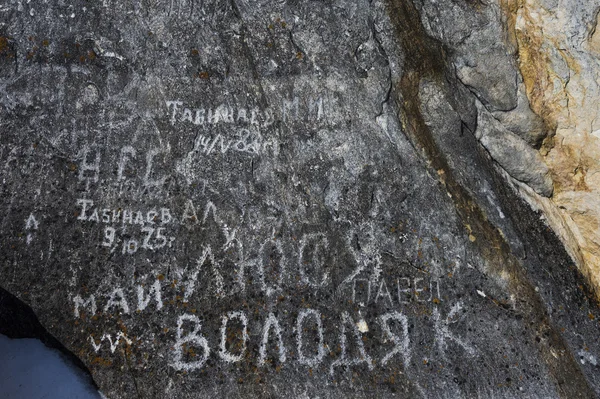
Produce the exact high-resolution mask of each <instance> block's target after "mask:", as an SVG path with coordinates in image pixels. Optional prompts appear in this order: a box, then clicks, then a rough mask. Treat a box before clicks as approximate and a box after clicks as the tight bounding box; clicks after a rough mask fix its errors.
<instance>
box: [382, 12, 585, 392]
mask: <svg viewBox="0 0 600 399" xmlns="http://www.w3.org/2000/svg"><path fill="white" fill-rule="evenodd" d="M387 9H388V13H389V16H390V19H391V21H392V24H393V26H394V29H395V32H396V35H397V37H398V39H399V41H400V44H401V46H402V51H403V53H404V55H405V62H404V71H403V75H402V77H401V78H400V79H399V82H397V84H396V89H397V91H398V92H399V95H400V96H401V103H399V104H398V108H399V118H400V120H401V122H402V127H403V131H404V133H405V134H406V135H407V137H408V139H409V141H410V142H411V143H412V144H413V146H414V147H415V148H416V149H417V150H418V153H419V154H421V156H422V157H423V158H424V159H425V161H426V163H427V164H428V165H429V166H430V167H431V168H433V169H434V170H435V171H437V173H438V175H439V176H440V180H441V183H442V184H443V185H444V187H445V189H446V190H447V191H448V193H449V194H450V196H451V198H452V200H453V201H454V205H455V208H456V211H457V213H458V215H459V217H460V218H461V220H462V223H463V225H464V226H465V229H466V230H468V231H469V232H471V231H472V232H473V234H474V235H475V237H476V241H475V242H474V243H473V245H475V246H476V247H477V249H478V251H479V252H480V253H481V254H482V256H483V257H484V259H485V260H486V263H487V266H486V269H485V270H484V272H485V273H486V274H488V275H491V276H493V277H495V278H497V279H502V277H501V276H509V277H508V281H507V285H508V289H509V291H510V293H511V294H513V295H514V297H515V298H516V304H515V307H516V311H517V312H519V313H520V314H521V315H522V316H523V318H524V324H525V325H527V326H529V332H530V334H531V336H530V339H531V340H532V341H533V342H536V343H537V347H538V350H539V351H540V354H541V357H542V358H543V359H544V362H545V363H546V366H547V367H548V370H549V372H550V373H551V375H552V376H553V379H554V381H555V382H556V387H557V391H558V392H559V394H560V395H561V396H562V397H564V398H592V397H595V396H596V395H595V393H594V391H593V390H592V389H591V387H590V385H589V383H588V381H587V380H586V378H585V376H584V375H583V374H582V371H581V369H580V367H579V365H578V364H577V362H576V360H575V359H574V357H573V355H572V352H571V351H570V350H569V349H568V346H567V343H566V342H565V340H564V338H563V337H562V335H561V334H560V333H559V332H558V331H557V329H556V328H555V327H554V326H553V325H552V322H551V320H550V318H549V316H548V314H547V312H546V308H545V304H544V302H543V300H542V297H541V296H540V294H539V293H538V292H536V289H535V287H534V285H533V284H532V282H531V281H530V278H529V276H528V273H527V271H526V270H525V269H524V267H523V266H522V265H521V264H520V262H519V260H518V259H517V257H515V255H514V254H513V253H512V252H511V251H510V247H509V245H508V243H507V242H506V240H505V239H504V237H503V235H502V233H501V232H500V231H499V230H498V229H497V228H496V227H495V226H494V225H493V224H492V223H491V222H490V221H489V220H488V219H487V218H486V217H485V214H484V212H483V211H482V209H481V208H480V206H479V205H478V204H477V202H476V201H475V200H474V198H473V197H472V195H471V194H470V193H469V191H468V190H467V189H466V188H465V187H463V186H462V185H461V184H460V183H458V181H457V180H456V179H455V177H454V171H453V170H452V169H451V168H450V166H449V164H448V161H447V160H446V158H445V156H444V154H443V153H442V151H441V150H440V148H438V145H437V144H436V141H435V139H434V137H433V134H432V132H431V131H430V128H429V127H428V126H427V124H426V123H425V121H424V117H423V115H422V114H421V109H420V99H419V87H420V84H421V82H422V80H423V79H427V80H430V81H434V82H437V83H438V84H439V86H440V87H442V88H445V91H446V92H449V91H451V90H452V86H455V85H457V84H459V83H457V82H455V81H453V79H452V77H451V74H450V68H449V65H448V62H447V59H448V52H449V50H448V49H447V48H445V47H444V46H443V45H442V44H441V43H439V42H437V41H436V40H434V39H433V38H431V37H429V36H428V35H427V34H426V32H425V30H424V28H423V26H422V25H421V23H420V20H421V18H420V15H419V13H418V11H417V10H416V8H415V7H414V5H413V3H412V2H411V0H388V2H387ZM447 97H452V96H448V95H447ZM499 184H500V185H504V184H505V183H504V182H501V179H497V181H496V185H499ZM504 194H505V195H506V193H504ZM512 195H514V194H512ZM508 197H510V195H509V196H508ZM529 212H530V213H531V210H529ZM529 219H530V220H531V218H529ZM538 222H539V221H538ZM467 226H468V227H467ZM563 252H564V251H563ZM544 336H545V337H546V338H545V339H539V337H544ZM536 338H537V339H536Z"/></svg>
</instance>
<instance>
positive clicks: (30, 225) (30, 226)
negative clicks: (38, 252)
mask: <svg viewBox="0 0 600 399" xmlns="http://www.w3.org/2000/svg"><path fill="white" fill-rule="evenodd" d="M38 226H39V222H38V221H37V220H36V218H35V216H33V213H31V214H29V217H28V218H27V220H26V221H25V230H29V232H28V233H27V245H29V244H31V241H32V240H33V232H32V231H31V230H33V231H35V230H37V229H38Z"/></svg>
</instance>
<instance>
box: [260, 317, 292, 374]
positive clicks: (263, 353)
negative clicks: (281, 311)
mask: <svg viewBox="0 0 600 399" xmlns="http://www.w3.org/2000/svg"><path fill="white" fill-rule="evenodd" d="M271 328H274V329H275V334H277V339H278V340H279V345H278V347H279V362H280V363H285V360H286V357H285V347H284V346H283V337H282V336H281V327H280V326H279V322H278V321H277V319H276V318H275V315H274V314H273V313H269V317H268V318H267V321H266V322H265V326H264V328H263V337H262V342H261V343H260V349H259V351H258V352H259V357H258V365H259V366H264V364H265V360H266V358H267V343H268V342H269V331H270V330H271Z"/></svg>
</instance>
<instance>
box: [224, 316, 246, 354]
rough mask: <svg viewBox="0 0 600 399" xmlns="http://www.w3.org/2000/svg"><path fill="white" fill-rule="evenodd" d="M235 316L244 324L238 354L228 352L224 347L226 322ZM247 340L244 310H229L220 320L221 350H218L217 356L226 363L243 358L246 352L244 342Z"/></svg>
mask: <svg viewBox="0 0 600 399" xmlns="http://www.w3.org/2000/svg"><path fill="white" fill-rule="evenodd" d="M233 318H236V319H239V320H241V321H242V324H243V325H244V327H243V330H242V339H243V340H244V343H243V346H242V349H241V351H240V353H239V354H238V355H234V354H232V353H231V352H229V351H228V350H227V348H226V345H225V344H226V342H227V322H229V320H231V319H233ZM247 341H248V317H247V316H246V314H245V313H244V312H229V313H227V314H226V315H225V316H223V318H222V322H221V350H220V351H219V356H220V357H221V359H223V360H225V361H226V362H227V363H236V362H239V361H241V360H242V359H244V354H245V353H246V343H247Z"/></svg>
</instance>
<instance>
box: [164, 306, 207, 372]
mask: <svg viewBox="0 0 600 399" xmlns="http://www.w3.org/2000/svg"><path fill="white" fill-rule="evenodd" d="M184 321H190V322H192V323H193V324H194V327H193V328H192V331H191V332H190V333H189V334H187V335H185V336H183V328H182V327H183V322H184ZM200 327H201V326H200V319H198V317H197V316H194V315H191V314H186V315H183V316H179V318H178V319H177V340H176V341H175V356H174V357H175V359H174V361H173V364H172V366H173V368H174V369H175V370H185V371H192V370H196V369H199V368H202V366H204V363H206V360H207V359H208V355H210V347H209V346H208V341H207V340H206V338H204V337H203V336H202V335H200ZM188 343H192V344H195V345H197V346H199V347H201V348H202V350H203V354H202V358H201V359H200V360H196V361H193V362H186V361H184V360H183V345H184V344H188ZM186 346H187V345H186Z"/></svg>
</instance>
